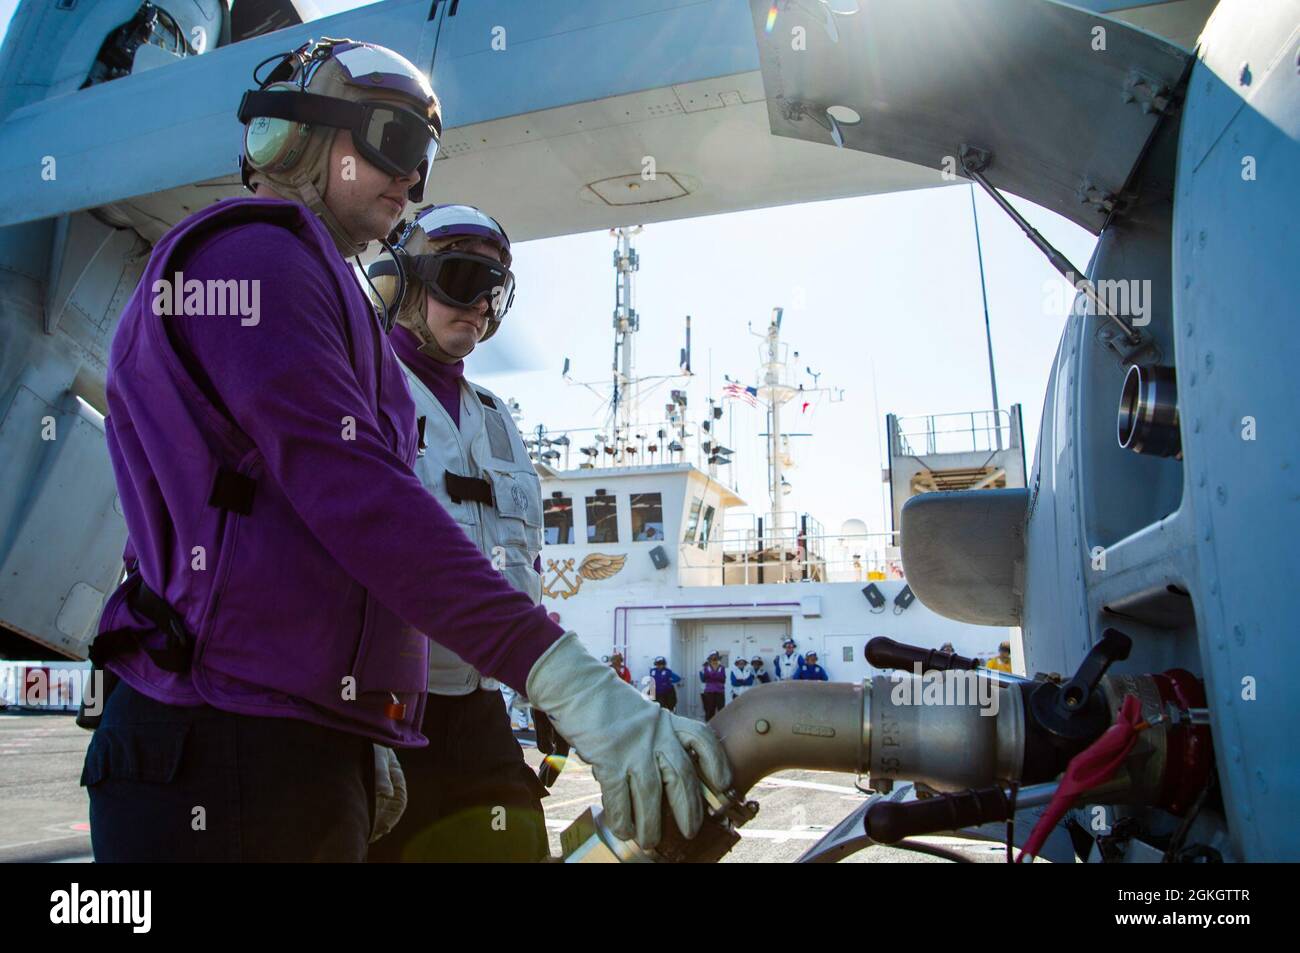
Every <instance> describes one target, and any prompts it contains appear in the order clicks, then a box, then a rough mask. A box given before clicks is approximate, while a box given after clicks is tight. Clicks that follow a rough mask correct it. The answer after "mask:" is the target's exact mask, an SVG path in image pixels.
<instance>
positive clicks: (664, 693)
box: [650, 655, 682, 711]
mask: <svg viewBox="0 0 1300 953" xmlns="http://www.w3.org/2000/svg"><path fill="white" fill-rule="evenodd" d="M650 677H651V678H653V679H654V680H655V701H657V702H658V703H659V704H660V705H662V706H663V707H665V708H667V709H668V710H669V711H676V710H677V688H676V686H677V685H679V684H681V681H682V677H681V676H680V675H678V674H677V673H676V672H674V671H673V670H672V669H671V668H669V667H668V660H667V659H666V658H664V657H663V656H662V655H661V656H659V657H658V658H657V659H655V664H654V668H652V669H650Z"/></svg>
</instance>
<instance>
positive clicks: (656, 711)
mask: <svg viewBox="0 0 1300 953" xmlns="http://www.w3.org/2000/svg"><path fill="white" fill-rule="evenodd" d="M526 688H527V691H528V699H529V701H530V702H532V704H533V705H534V706H535V707H537V708H540V709H541V710H542V711H544V712H546V714H547V715H549V716H550V718H551V721H553V722H554V723H555V728H556V730H557V731H558V732H559V733H560V734H561V735H563V736H564V737H565V738H567V739H568V740H569V742H570V743H571V744H572V745H573V747H574V749H575V750H577V752H578V754H580V755H581V756H582V759H583V760H584V761H586V762H587V763H588V764H590V765H591V773H592V776H593V777H595V779H596V781H597V782H598V783H599V784H600V793H601V800H602V801H603V803H604V806H605V822H606V823H607V824H608V825H609V828H610V831H611V832H612V833H613V834H614V836H615V837H620V838H622V839H624V840H632V839H635V840H636V842H637V843H638V844H640V845H641V846H642V847H643V848H646V849H650V848H652V847H654V846H655V845H656V844H658V843H659V837H660V834H661V833H662V830H661V828H662V826H663V825H662V823H661V812H662V803H663V791H664V789H665V788H666V789H667V792H668V804H669V806H670V807H671V808H672V812H673V817H674V818H675V819H676V821H677V826H678V828H679V829H680V830H681V832H682V833H683V834H685V835H686V836H687V837H694V836H695V834H696V832H697V831H699V829H700V824H701V823H702V822H703V820H704V802H703V791H702V788H701V787H700V778H699V777H697V775H696V766H695V764H694V763H692V761H691V756H690V754H688V753H687V752H688V751H689V752H692V753H694V754H695V756H696V757H697V758H698V759H699V772H700V774H701V775H703V777H704V781H705V783H706V784H708V785H709V787H710V788H712V789H713V790H715V791H723V790H726V789H727V788H728V787H730V786H731V765H729V764H728V763H727V757H726V755H725V754H723V751H722V745H721V744H720V743H719V741H718V736H717V735H715V734H714V733H713V731H712V730H711V729H709V728H708V726H706V725H704V724H702V723H701V722H698V721H692V720H691V719H689V718H681V717H678V716H677V715H674V714H673V713H672V712H670V711H668V710H667V709H665V708H662V707H660V706H659V705H657V704H655V703H654V702H651V701H647V700H646V699H645V698H643V697H642V696H641V693H640V692H638V691H637V690H636V689H635V688H633V687H632V686H631V685H628V684H627V683H626V682H624V681H623V680H622V679H620V678H619V677H618V676H617V675H615V674H614V670H613V669H612V668H610V667H609V666H608V665H603V664H601V663H600V662H599V661H598V660H596V659H595V658H593V657H592V656H591V655H588V654H587V650H586V649H584V648H583V647H582V643H581V642H580V641H579V640H578V637H577V635H575V634H574V633H572V632H566V633H565V634H564V636H563V637H562V638H561V639H560V640H559V641H557V642H556V643H555V644H554V645H552V646H551V647H550V648H549V649H547V650H546V652H545V653H544V654H543V655H542V657H541V658H539V659H538V660H537V663H536V664H535V665H534V666H533V669H532V671H531V672H529V673H528V683H527V685H526Z"/></svg>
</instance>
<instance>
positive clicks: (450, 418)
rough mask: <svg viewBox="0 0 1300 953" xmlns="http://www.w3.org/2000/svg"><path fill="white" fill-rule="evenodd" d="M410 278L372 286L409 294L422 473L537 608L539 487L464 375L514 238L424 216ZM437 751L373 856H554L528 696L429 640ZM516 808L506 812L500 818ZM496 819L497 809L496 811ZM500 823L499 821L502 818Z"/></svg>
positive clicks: (405, 312)
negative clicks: (532, 754) (526, 746)
mask: <svg viewBox="0 0 1300 953" xmlns="http://www.w3.org/2000/svg"><path fill="white" fill-rule="evenodd" d="M396 247H397V251H398V255H397V259H398V260H399V261H401V262H402V265H403V268H404V274H403V275H401V276H399V275H397V273H396V271H397V269H396V268H395V267H393V266H392V264H391V263H390V262H388V261H380V262H378V263H376V264H375V265H372V266H371V269H370V275H371V279H372V282H373V283H374V286H375V292H376V294H378V295H379V297H380V298H381V299H383V302H384V303H386V304H391V303H393V302H395V301H396V299H397V292H398V288H399V286H400V285H401V284H402V281H403V280H404V281H405V294H404V295H403V297H402V300H401V306H400V309H399V310H398V312H397V315H396V318H397V323H396V327H394V328H393V330H392V332H391V333H390V334H389V341H390V342H391V343H392V345H393V350H394V351H396V353H397V356H398V357H399V358H400V359H401V361H402V364H403V365H405V367H406V369H407V372H408V373H407V381H408V383H409V384H410V388H411V396H412V397H413V398H414V399H415V408H416V410H415V413H416V418H417V421H418V429H419V431H420V435H421V448H420V456H419V458H418V459H417V460H416V463H415V475H416V476H418V477H419V478H420V482H421V483H423V484H424V487H425V489H426V490H428V491H429V493H430V494H431V495H432V496H433V497H434V498H436V499H437V500H438V502H439V503H441V504H442V506H443V508H444V509H446V511H447V512H448V513H449V514H451V516H452V518H453V519H455V520H456V522H457V523H458V524H459V526H460V528H461V530H463V531H464V533H465V535H466V536H468V537H469V538H470V540H472V541H473V542H474V543H475V545H477V546H478V548H479V550H480V551H481V552H482V553H483V555H484V556H485V557H487V558H488V559H490V560H491V561H492V564H493V566H494V567H496V568H497V570H498V571H499V572H500V573H501V575H502V576H503V577H504V578H505V580H506V581H507V582H509V583H510V584H511V585H512V586H514V588H515V589H517V590H519V591H520V592H522V593H524V594H525V595H526V596H528V598H529V599H530V600H531V601H532V603H533V604H534V605H536V604H537V603H538V602H540V601H541V577H540V575H539V574H538V573H537V570H536V567H537V565H538V557H539V554H540V553H541V548H542V533H541V525H542V503H541V495H542V487H541V482H540V481H539V480H538V478H537V471H536V470H534V469H533V464H532V461H531V460H530V459H529V457H528V450H527V448H526V447H525V446H524V442H523V438H522V437H521V436H520V435H519V430H518V428H517V427H516V426H515V423H514V420H513V418H512V417H511V416H510V414H509V413H508V412H503V411H502V408H504V407H505V406H506V404H505V401H503V400H502V399H501V398H499V397H498V396H497V395H496V394H493V393H492V392H491V391H489V390H488V389H487V388H485V387H483V386H482V385H480V384H476V383H472V382H470V381H469V380H467V379H466V377H465V360H464V359H465V358H466V357H467V356H468V355H469V354H470V353H471V352H472V351H474V350H475V349H476V348H477V347H479V346H480V345H482V344H483V343H484V342H486V341H487V340H488V339H489V338H491V337H492V336H493V335H494V334H496V333H497V332H498V330H499V329H500V328H501V326H502V322H503V319H504V318H505V316H506V313H507V311H508V310H509V308H510V305H511V302H512V299H513V297H514V275H513V273H512V272H511V271H510V264H511V253H510V239H509V238H508V237H507V236H506V233H505V230H504V229H503V228H502V227H501V225H500V224H499V223H498V222H497V221H496V220H495V219H493V218H491V217H490V216H488V215H485V214H484V213H483V212H482V211H480V210H479V209H477V208H474V207H472V206H468V205H434V206H430V207H428V208H424V209H421V210H420V211H419V212H417V213H416V215H415V219H414V221H413V222H412V223H411V224H410V225H409V226H407V228H406V229H405V231H404V232H403V233H402V236H401V239H400V240H399V241H398V243H397V246H396ZM428 691H429V694H428V699H427V701H426V704H425V708H424V722H423V725H422V726H421V730H422V731H423V732H424V734H425V735H426V736H427V737H428V738H429V746H428V747H427V748H414V749H411V750H409V751H403V752H401V753H400V754H399V756H398V760H399V761H400V762H401V765H402V770H403V772H404V773H405V775H406V784H407V808H406V813H405V815H404V816H403V817H402V819H401V820H400V821H399V822H398V824H397V826H396V827H394V828H393V830H392V832H391V833H390V834H389V835H388V836H387V837H385V838H383V839H382V840H380V841H378V842H377V843H376V844H374V845H373V846H372V847H371V848H370V860H371V861H397V860H402V861H426V862H456V861H471V860H473V861H505V862H510V861H537V860H544V859H546V857H547V856H549V853H550V848H549V845H548V842H547V836H546V824H545V819H544V817H543V814H542V804H541V798H543V797H545V796H546V788H545V786H544V785H543V784H542V782H541V781H539V779H538V776H537V775H536V774H534V773H533V770H532V769H531V768H529V767H528V765H527V764H526V763H525V762H524V755H523V751H522V750H521V749H520V747H519V742H518V741H516V740H515V736H514V732H513V731H512V728H513V727H514V726H515V724H516V722H515V721H514V716H515V714H516V713H518V714H520V715H522V725H521V727H522V728H524V729H527V728H528V707H527V700H526V699H525V698H524V697H523V696H522V694H520V693H519V692H515V691H513V690H511V689H509V688H507V689H506V692H507V693H508V695H509V696H510V698H509V704H508V705H506V704H502V686H501V684H500V683H499V682H498V681H496V679H492V678H486V677H485V676H484V675H483V674H482V673H481V672H479V671H478V670H476V669H475V668H474V667H473V666H472V665H469V664H467V663H466V662H465V661H464V660H462V659H461V658H460V656H458V655H456V653H454V652H452V651H451V650H450V649H447V648H444V647H443V646H442V645H440V644H439V643H438V642H436V641H434V642H431V643H430V644H429V686H428ZM502 809H504V810H505V817H504V819H502V818H501V817H500V811H501V810H502ZM494 812H496V813H495V814H494ZM494 821H495V822H496V823H493V822H494Z"/></svg>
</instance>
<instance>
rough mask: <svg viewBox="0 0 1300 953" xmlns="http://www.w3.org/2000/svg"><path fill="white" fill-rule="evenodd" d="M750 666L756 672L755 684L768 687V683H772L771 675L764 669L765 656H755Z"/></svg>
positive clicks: (750, 661)
mask: <svg viewBox="0 0 1300 953" xmlns="http://www.w3.org/2000/svg"><path fill="white" fill-rule="evenodd" d="M749 665H750V668H751V669H752V670H753V672H754V683H755V684H756V685H758V684H761V685H766V684H767V683H768V682H770V681H772V676H771V674H770V673H769V672H768V671H767V669H765V668H764V667H763V656H761V655H755V656H754V657H753V658H752V659H750V660H749Z"/></svg>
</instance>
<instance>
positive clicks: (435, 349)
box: [369, 205, 515, 364]
mask: <svg viewBox="0 0 1300 953" xmlns="http://www.w3.org/2000/svg"><path fill="white" fill-rule="evenodd" d="M475 239H478V240H480V241H484V242H487V243H489V244H491V245H494V246H496V248H497V250H498V251H499V252H500V253H501V258H500V260H499V261H498V260H497V259H495V258H491V257H488V256H485V255H477V254H472V253H470V252H467V251H460V250H457V249H456V248H455V246H456V245H459V244H463V243H466V242H469V241H473V240H475ZM511 260H512V259H511V254H510V238H509V236H508V235H506V230H505V229H504V228H502V227H501V223H500V222H498V221H497V220H496V219H494V218H492V216H490V215H487V214H486V213H484V212H482V211H480V210H479V209H477V208H475V207H474V206H472V205H430V206H428V207H427V208H422V209H420V211H418V212H417V213H416V215H415V219H414V220H413V221H412V222H411V223H410V224H409V225H407V226H406V228H405V229H404V230H403V231H402V232H401V236H400V237H399V238H398V239H397V242H396V244H395V245H394V255H393V260H392V261H385V260H380V261H376V262H375V263H374V264H372V265H371V266H370V269H369V277H370V280H371V284H372V285H373V286H374V288H375V292H376V294H378V295H379V297H380V298H381V299H383V301H384V302H385V303H386V304H387V303H388V302H393V303H392V304H387V306H388V307H393V308H396V312H397V323H398V324H400V325H402V327H404V328H406V329H407V330H409V331H410V332H411V333H412V334H414V335H415V336H416V337H417V338H418V339H419V341H420V351H421V352H423V353H425V354H428V355H429V356H431V357H433V358H434V359H435V360H438V361H441V362H443V363H445V364H454V363H456V362H457V361H459V360H460V358H459V357H457V356H455V355H452V354H448V353H447V352H446V351H444V350H443V349H442V347H441V346H440V345H439V344H438V342H437V340H436V339H435V338H434V336H433V333H432V332H431V331H430V330H429V326H428V324H427V323H426V322H425V310H424V295H425V292H426V291H427V292H428V293H429V294H431V295H433V297H434V298H435V299H437V300H438V301H441V302H442V303H443V304H447V305H450V306H452V307H454V308H469V307H472V306H474V305H475V304H477V303H478V302H479V301H481V300H483V299H484V298H486V299H487V301H488V313H487V319H488V320H487V328H486V330H484V332H483V336H482V337H481V338H479V343H482V342H483V341H486V340H487V339H488V338H490V337H491V336H492V335H494V334H496V333H497V329H498V328H499V327H501V321H502V319H503V318H504V317H505V316H506V312H507V311H509V310H510V305H511V304H512V303H513V302H514V297H515V276H514V273H513V272H512V271H511V270H510V262H511ZM399 267H400V273H399Z"/></svg>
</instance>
